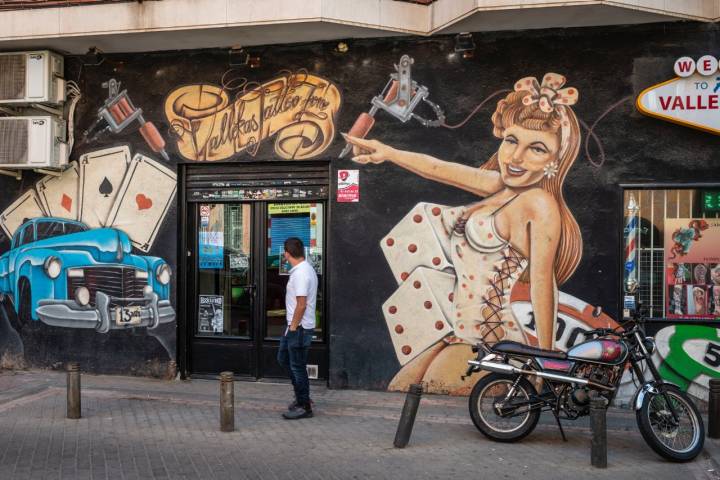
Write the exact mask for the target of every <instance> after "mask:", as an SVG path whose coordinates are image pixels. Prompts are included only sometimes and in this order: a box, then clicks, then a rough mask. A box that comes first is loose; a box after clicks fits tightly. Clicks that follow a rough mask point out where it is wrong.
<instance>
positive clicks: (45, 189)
mask: <svg viewBox="0 0 720 480" xmlns="http://www.w3.org/2000/svg"><path fill="white" fill-rule="evenodd" d="M79 176H80V171H79V169H78V164H77V162H70V164H69V165H68V168H67V169H65V170H64V171H63V172H62V173H61V174H60V176H55V175H48V176H46V177H44V178H43V179H41V180H40V181H39V182H37V185H36V187H35V188H36V189H37V194H38V198H39V200H40V203H41V205H42V207H43V210H45V212H46V213H47V214H48V215H49V216H51V217H58V218H67V219H70V220H77V219H78V180H79Z"/></svg>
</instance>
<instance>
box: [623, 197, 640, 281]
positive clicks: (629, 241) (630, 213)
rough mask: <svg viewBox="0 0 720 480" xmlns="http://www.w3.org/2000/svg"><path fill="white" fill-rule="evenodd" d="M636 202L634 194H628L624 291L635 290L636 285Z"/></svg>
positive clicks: (637, 219) (637, 210) (637, 220)
mask: <svg viewBox="0 0 720 480" xmlns="http://www.w3.org/2000/svg"><path fill="white" fill-rule="evenodd" d="M639 211H640V209H639V208H638V205H637V203H636V202H635V196H634V195H632V194H630V200H628V204H627V223H626V224H625V235H626V237H625V291H626V292H628V293H633V292H635V289H636V288H637V285H638V276H637V260H638V259H637V232H638V222H639V221H640V219H639V217H638V212H639Z"/></svg>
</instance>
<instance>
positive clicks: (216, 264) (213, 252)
mask: <svg viewBox="0 0 720 480" xmlns="http://www.w3.org/2000/svg"><path fill="white" fill-rule="evenodd" d="M223 253H224V235H223V232H214V231H209V232H200V255H199V257H200V258H199V261H200V268H201V269H203V270H222V269H223V268H225V262H224V260H223Z"/></svg>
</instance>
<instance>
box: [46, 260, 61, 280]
mask: <svg viewBox="0 0 720 480" xmlns="http://www.w3.org/2000/svg"><path fill="white" fill-rule="evenodd" d="M44 266H45V273H46V274H47V276H48V277H50V278H53V279H55V278H57V277H59V276H60V273H61V272H62V262H61V261H60V259H59V258H57V257H48V258H47V259H45V265H44Z"/></svg>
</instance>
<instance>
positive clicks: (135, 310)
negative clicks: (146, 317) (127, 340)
mask: <svg viewBox="0 0 720 480" xmlns="http://www.w3.org/2000/svg"><path fill="white" fill-rule="evenodd" d="M141 319H142V317H141V316H140V307H115V322H116V323H117V324H118V325H123V326H124V325H139V324H140V320H141Z"/></svg>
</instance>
